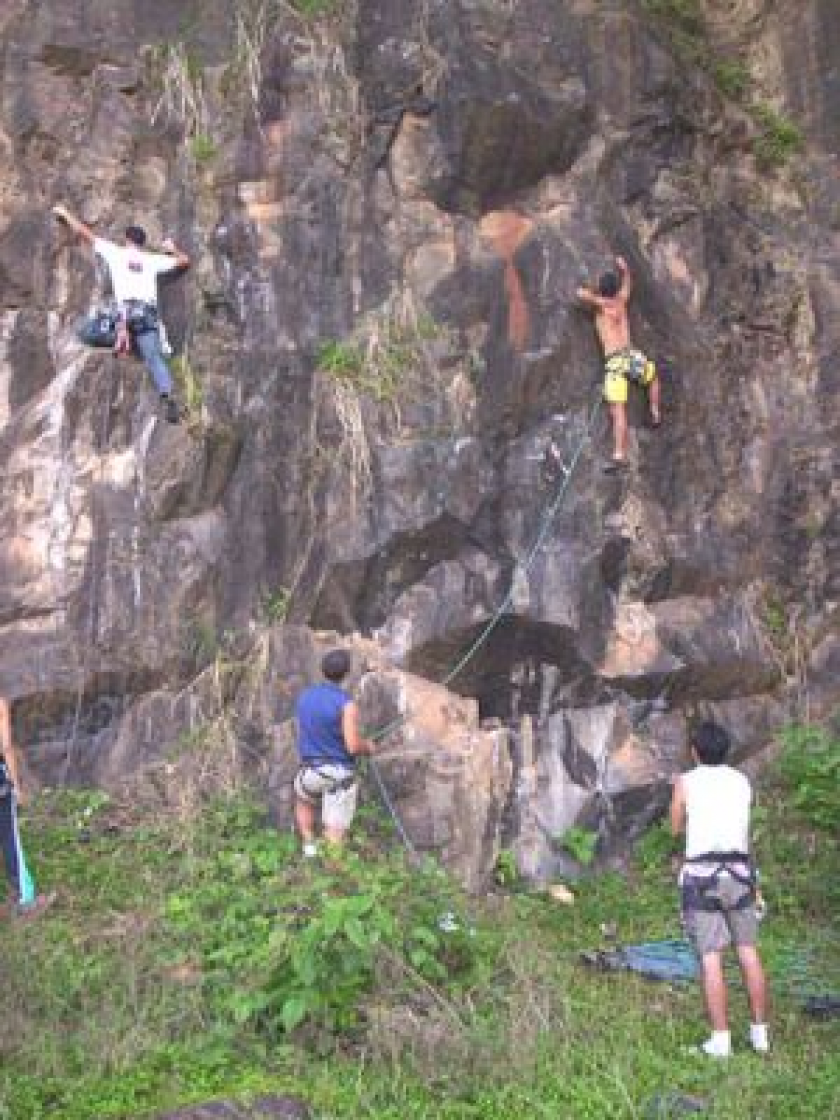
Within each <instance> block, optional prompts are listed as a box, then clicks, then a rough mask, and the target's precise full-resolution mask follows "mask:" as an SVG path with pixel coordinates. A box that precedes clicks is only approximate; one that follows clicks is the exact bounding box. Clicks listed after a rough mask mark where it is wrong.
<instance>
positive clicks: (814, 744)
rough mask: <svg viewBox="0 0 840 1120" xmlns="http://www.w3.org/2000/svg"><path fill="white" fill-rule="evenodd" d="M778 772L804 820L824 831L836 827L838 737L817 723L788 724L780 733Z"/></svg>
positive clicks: (839, 820) (839, 813) (839, 822)
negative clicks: (803, 725) (795, 725)
mask: <svg viewBox="0 0 840 1120" xmlns="http://www.w3.org/2000/svg"><path fill="white" fill-rule="evenodd" d="M783 742H784V752H783V754H782V760H781V769H782V775H783V776H784V778H785V780H786V781H787V783H788V784H789V786H790V788H791V790H792V801H793V804H794V805H795V806H796V808H797V809H798V810H799V811H800V812H801V813H802V815H803V816H804V817H805V819H806V820H808V821H809V822H810V823H811V824H813V825H816V826H817V827H818V828H822V829H826V830H827V831H831V830H835V831H837V830H838V829H840V737H838V736H836V735H832V734H830V732H828V731H826V730H824V729H823V728H821V727H789V728H788V729H787V730H786V731H785V733H784V735H783Z"/></svg>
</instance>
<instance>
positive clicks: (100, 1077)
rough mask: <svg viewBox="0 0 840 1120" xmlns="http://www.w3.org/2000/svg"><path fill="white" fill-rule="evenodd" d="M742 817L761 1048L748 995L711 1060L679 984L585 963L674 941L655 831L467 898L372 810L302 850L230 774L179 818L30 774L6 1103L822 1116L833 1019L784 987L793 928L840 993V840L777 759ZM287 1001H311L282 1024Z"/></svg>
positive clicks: (66, 1108) (20, 1110)
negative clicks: (754, 867)
mask: <svg viewBox="0 0 840 1120" xmlns="http://www.w3.org/2000/svg"><path fill="white" fill-rule="evenodd" d="M820 757H821V756H820ZM811 770H812V767H810V768H809V767H805V769H804V770H803V774H806V775H808V776H809V778H808V780H813V779H812V778H811V777H810V775H811ZM166 773H167V772H166V770H165V769H164V770H163V771H162V774H163V775H164V776H165V775H166ZM788 773H789V778H788V779H787V781H788V782H789V781H790V780H791V776H790V775H791V774H792V780H794V781H798V780H799V778H798V775H797V773H796V771H795V767H794V771H793V772H791V771H788ZM170 780H171V781H172V782H175V781H177V778H176V776H174V775H173V776H172V777H171V779H170ZM755 824H756V833H757V845H758V850H759V853H760V856H761V864H762V873H763V888H764V892H765V894H766V896H767V900H768V904H769V911H770V917H769V918H768V920H767V922H766V924H765V927H764V931H763V950H764V955H765V958H766V961H767V963H768V967H769V971H770V973H771V976H772V977H773V980H774V987H775V989H776V995H775V1000H774V1013H773V1028H774V1041H775V1051H774V1053H773V1056H772V1057H771V1058H770V1060H765V1061H763V1060H759V1059H758V1058H756V1057H755V1056H753V1055H752V1054H750V1053H748V1052H747V1051H746V1049H745V1047H744V1045H743V1034H744V1031H745V1028H746V1022H747V1019H746V1009H745V1006H744V1000H743V997H742V995H741V993H740V991H738V992H737V993H736V994H735V996H734V999H733V1020H734V1024H733V1025H734V1029H735V1039H736V1043H737V1044H739V1045H738V1052H737V1054H736V1056H735V1057H734V1058H733V1059H732V1060H731V1061H730V1062H728V1063H726V1064H725V1065H719V1064H715V1065H711V1064H710V1063H708V1062H703V1061H701V1060H700V1059H699V1058H698V1057H696V1056H695V1055H693V1054H690V1053H688V1052H687V1048H688V1047H689V1046H690V1045H691V1044H693V1043H695V1042H696V1041H697V1040H698V1039H699V1038H700V1037H702V1033H703V1029H704V1027H703V1019H702V1013H701V1009H700V1005H699V998H698V993H697V992H696V990H695V989H694V988H693V987H692V988H687V989H684V988H671V987H669V986H667V985H657V984H652V983H649V982H646V981H643V980H639V979H637V978H634V977H631V976H628V975H621V974H601V973H599V972H593V971H591V970H588V969H585V968H584V967H582V966H581V965H580V964H579V963H578V956H579V953H580V951H581V950H583V949H591V948H598V947H600V945H601V944H602V932H601V930H602V927H603V926H605V924H612V923H615V924H617V926H618V937H619V939H620V940H623V941H626V942H632V941H634V940H647V939H658V938H664V937H672V936H678V934H679V926H678V921H677V915H676V907H675V892H674V886H673V873H672V870H671V868H670V864H669V853H670V850H671V845H670V842H669V840H668V839H667V838H666V837H665V835H664V833H663V832H662V830H661V829H654V830H652V831H651V832H650V833H649V834H648V835H647V836H646V837H645V838H644V840H643V842H642V843H641V845H640V847H639V849H638V851H637V853H636V856H635V857H634V859H633V860H632V861H630V863H629V864H628V866H627V869H626V871H625V872H624V873H622V874H618V873H615V872H612V873H608V874H603V875H600V876H597V877H589V878H587V879H585V880H584V881H583V882H582V883H581V884H578V886H577V888H576V896H577V903H576V904H575V905H574V906H560V905H557V904H556V903H554V902H552V901H551V900H550V899H549V898H548V897H547V896H545V895H543V894H536V893H530V894H529V893H525V892H523V891H522V890H521V888H520V889H517V891H516V892H515V893H512V894H508V893H506V892H504V891H499V892H497V893H495V894H493V895H491V896H488V897H487V898H484V899H482V900H475V899H466V898H464V897H462V896H461V895H460V894H459V892H458V891H457V890H456V889H455V888H454V886H453V885H452V884H451V883H450V882H449V881H448V880H447V879H446V877H445V876H442V875H441V874H440V873H439V872H438V871H437V870H436V869H435V868H434V867H433V866H431V865H429V866H425V867H420V868H416V867H408V866H407V865H406V864H405V862H404V860H403V858H402V855H401V853H400V852H399V851H397V850H395V847H394V843H393V839H392V835H391V833H390V831H389V830H388V828H387V824H386V822H384V821H383V820H382V819H381V818H380V816H379V814H378V812H377V811H376V810H375V809H374V808H371V807H367V808H365V809H364V811H363V813H362V820H361V821H360V825H359V828H358V830H357V833H356V838H355V841H354V845H353V848H352V850H351V851H350V852H349V853H348V854H347V855H346V856H344V857H343V858H342V859H340V860H338V859H333V860H326V861H323V862H319V863H318V864H317V865H316V866H314V867H313V866H311V865H309V864H308V863H307V864H304V863H303V862H302V861H301V860H300V859H299V858H298V857H297V855H296V853H295V846H294V843H293V841H292V838H291V837H290V836H289V835H288V834H281V833H278V832H277V831H276V830H274V829H272V828H270V827H269V826H268V825H267V823H266V821H265V819H264V816H263V813H262V811H261V809H260V808H259V806H258V805H257V804H256V803H255V802H254V801H253V799H252V798H251V797H250V796H249V795H248V794H247V793H245V792H241V791H240V792H231V793H230V794H228V795H226V796H222V797H218V796H217V797H215V798H213V799H210V800H206V801H205V802H204V803H203V805H202V804H201V802H199V801H195V800H193V801H191V810H190V812H189V813H176V812H172V811H171V810H170V811H168V812H162V811H161V805H160V804H159V803H155V802H153V801H150V800H148V799H145V798H141V797H135V798H127V799H125V800H119V801H118V800H110V799H108V798H105V797H103V795H101V794H95V793H80V792H75V793H74V792H67V791H65V792H62V793H46V794H44V795H42V796H41V797H40V798H39V799H38V801H37V802H36V803H35V804H34V805H33V806H32V807H31V808H29V809H28V810H27V811H26V815H25V819H24V826H23V827H24V838H25V840H26V841H28V844H27V847H28V850H29V854H30V856H31V857H32V862H33V863H34V865H35V870H36V872H37V873H38V876H39V879H40V881H41V885H42V887H45V888H49V887H57V888H58V889H59V891H60V898H59V902H58V904H57V905H56V908H55V910H54V911H53V912H52V914H51V915H50V916H49V917H48V918H46V919H44V920H41V921H40V922H38V923H32V924H18V923H15V924H5V925H4V926H2V927H0V962H2V964H0V970H2V984H3V989H4V1015H3V1019H2V1024H0V1117H3V1118H5V1117H8V1118H12V1117H13V1118H14V1120H40V1118H42V1117H44V1118H46V1117H50V1120H93V1118H98V1117H103V1118H104V1117H123V1118H130V1117H138V1118H139V1117H144V1116H148V1115H154V1113H155V1112H156V1111H161V1110H163V1109H164V1108H167V1107H173V1106H175V1105H179V1104H183V1103H187V1102H190V1101H203V1100H208V1099H212V1098H215V1097H226V1098H232V1097H233V1098H239V1097H242V1098H245V1097H248V1096H249V1095H252V1094H258V1093H268V1092H292V1093H297V1094H299V1095H301V1096H302V1097H304V1098H305V1099H306V1100H308V1101H309V1102H310V1103H311V1104H312V1106H313V1108H314V1110H315V1114H316V1115H317V1116H319V1117H321V1118H323V1120H327V1118H334V1120H339V1118H342V1120H343V1118H345V1117H346V1118H348V1120H349V1118H350V1117H353V1118H369V1120H391V1118H393V1120H397V1118H399V1120H421V1118H423V1120H425V1118H428V1120H432V1118H435V1120H447V1118H452V1120H456V1118H457V1120H462V1118H463V1120H466V1118H471V1117H475V1118H479V1117H480V1118H481V1120H488V1118H490V1120H493V1118H499V1120H501V1118H504V1120H520V1118H521V1120H525V1118H526V1117H527V1118H528V1120H531V1118H533V1117H552V1118H555V1117H571V1118H574V1120H588V1118H592V1120H596V1118H597V1120H609V1118H612V1117H615V1118H631V1117H645V1116H647V1115H651V1114H652V1113H651V1112H650V1109H651V1108H652V1107H654V1105H653V1104H652V1103H651V1102H655V1101H656V1100H657V1099H660V1100H662V1099H663V1095H665V1096H667V1094H669V1093H679V1094H683V1095H688V1096H692V1097H698V1098H701V1099H702V1100H703V1101H704V1102H705V1103H706V1107H707V1111H706V1113H704V1115H707V1116H710V1117H719V1118H723V1117H725V1118H726V1120H755V1118H756V1117H759V1116H760V1117H762V1120H775V1118H779V1120H781V1118H783V1117H784V1118H788V1117H791V1116H796V1117H797V1118H798V1120H809V1118H811V1117H813V1118H814V1120H816V1118H817V1117H819V1118H820V1120H824V1118H825V1117H828V1116H832V1115H837V1114H838V1107H840V1070H838V1068H837V1063H836V1053H837V1045H838V1043H840V1024H838V1023H836V1022H835V1023H824V1024H817V1023H813V1022H811V1021H810V1020H808V1019H807V1018H805V1017H804V1016H803V1015H802V1013H801V1011H800V1009H799V1005H798V1002H797V999H796V998H795V997H794V996H793V995H792V994H790V993H787V992H786V991H785V990H784V989H785V985H784V983H783V977H784V975H785V973H784V968H785V967H791V962H793V964H795V963H796V962H797V960H798V961H799V962H800V963H801V959H802V957H803V952H804V947H805V946H806V945H807V946H809V947H810V950H809V951H810V954H811V966H812V969H815V970H816V971H818V972H820V973H821V974H822V975H823V976H824V977H825V978H826V983H827V982H828V981H829V980H831V981H832V982H833V983H834V984H835V985H836V987H835V990H837V987H840V959H839V957H838V938H837V934H836V933H833V932H832V929H833V926H834V925H835V924H836V920H837V915H838V910H840V890H838V885H837V879H836V873H835V868H834V861H835V858H836V837H835V836H834V835H833V834H832V833H831V832H828V831H826V830H825V829H821V828H819V827H817V826H815V825H814V824H812V823H810V822H809V821H808V820H807V819H806V818H805V817H803V816H802V815H800V813H799V811H798V810H794V809H792V808H791V804H790V788H789V785H782V784H781V779H778V780H777V781H776V782H775V784H772V785H770V786H768V787H767V789H766V790H765V791H764V792H763V794H762V797H761V803H760V808H759V809H758V810H757V815H756V822H755ZM449 913H453V914H454V915H455V923H454V925H455V929H454V930H453V931H451V932H444V931H443V929H442V926H443V925H444V923H443V922H442V921H441V917H442V915H444V914H449ZM446 925H447V927H449V926H451V923H449V922H447V923H446ZM295 954H297V958H295ZM345 966H346V967H345ZM325 993H326V994H327V995H328V996H329V999H328V1000H327V1002H326V1004H324V1005H321V1006H318V1005H316V1004H317V998H319V997H320V996H321V995H324V994H325ZM301 995H302V996H303V998H304V1000H306V999H309V998H310V997H313V998H314V999H315V1001H316V1002H315V1003H313V1004H312V1006H311V1007H309V1009H308V1010H307V1011H306V1012H305V1014H304V1016H303V1018H302V1019H300V1021H299V1025H297V1026H296V1027H294V1029H292V1030H286V1029H284V1016H286V1015H288V1010H289V1009H288V1007H287V1006H286V1005H287V1004H288V1003H289V1001H290V1000H291V999H293V998H298V997H300V996H301ZM330 1001H331V1002H330ZM292 1010H293V1011H294V1008H292ZM295 1018H296V1016H295V1015H291V1017H290V1019H289V1022H291V1020H292V1019H295ZM287 1025H289V1024H288V1023H287ZM653 1114H655V1113H653Z"/></svg>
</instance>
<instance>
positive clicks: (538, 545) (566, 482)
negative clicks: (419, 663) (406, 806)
mask: <svg viewBox="0 0 840 1120" xmlns="http://www.w3.org/2000/svg"><path fill="white" fill-rule="evenodd" d="M600 407H601V394H600V391H599V393H598V396H597V398H596V400H595V401H594V403H593V404H592V405H591V407H590V409H589V412H588V414H587V418H586V424H585V425H584V430H583V435H582V436H581V438H580V440H579V441H578V443H577V446H576V447H575V450H574V453H573V454H572V457H571V459H570V460H569V461H568V463H565V464H563V468H562V478H561V480H560V484H559V485H558V486H557V488H556V491H555V493H554V496H553V498H552V499H551V501H550V502H549V503H548V505H547V506H546V508H545V511H544V513H543V515H542V520H541V522H540V526H539V529H538V530H537V534H536V536H535V537H534V542H533V544H532V545H531V547H530V549H529V550H528V552H527V553H526V554H525V559H524V560H523V561H522V562H521V563H519V564H517V565H516V568H515V570H514V573H513V576H512V577H511V581H510V587H509V588H508V591H507V594H506V595H505V596H504V598H503V599H502V601H501V602H500V603H499V605H498V607H497V608H496V610H495V611H494V612H493V614H492V615H491V617H490V619H489V620H488V621H487V623H486V624H485V625H484V627H483V628H482V629H481V631H480V632H479V634H478V636H477V637H476V638H475V639H474V640H473V641H472V643H471V644H470V645H469V646H468V647H467V649H466V650H465V652H464V653H463V654H462V655H461V656H460V657H459V658H458V660H457V661H456V662H455V664H454V665H453V666H452V668H451V669H450V670H449V672H448V673H447V674H446V675H445V676H444V678H443V680H442V681H441V682H440V683H441V684H442V685H443V686H444V687H447V686H449V685H450V684H451V683H452V682H453V681H454V680H455V679H456V677H459V676H460V675H461V673H463V671H464V669H466V667H467V666H468V665H469V664H470V662H471V661H472V660H473V658H474V657H475V656H476V654H477V653H478V652H479V650H480V649H481V648H482V647H483V646H484V645H485V644H486V643H487V641H488V640H489V638H490V635H491V634H492V633H493V631H494V630H495V629H496V627H497V626H498V625H499V623H500V622H501V621H502V619H503V618H504V616H505V615H506V614H507V613H508V611H509V610H510V608H511V606H512V605H513V602H514V599H515V596H516V581H517V576H519V575H527V574H528V573H529V572H530V570H531V568H532V567H533V566H534V563H535V561H536V559H537V556H538V555H539V553H540V551H541V550H542V547H543V545H544V544H545V542H546V539H547V538H548V534H549V532H550V530H551V527H552V525H553V523H554V519H555V518H556V517H557V514H558V512H559V511H560V507H561V506H562V504H563V502H564V500H565V498H566V494H567V493H568V491H569V489H570V486H571V482H572V477H573V476H574V473H575V470H576V468H577V465H578V463H579V462H580V459H581V456H582V455H583V451H584V448H585V447H586V445H587V444H588V443H589V440H590V437H591V434H592V429H593V428H594V426H595V421H596V419H597V417H598V412H599V410H600ZM407 720H408V714H407V713H404V714H402V715H399V716H397V717H396V718H395V719H393V720H391V721H390V723H387V724H385V726H384V727H381V728H379V729H378V730H376V731H374V732H372V733H371V734H370V736H369V738H370V739H371V740H372V741H373V742H375V743H376V742H379V741H380V740H381V739H384V738H385V737H386V736H387V735H390V734H391V733H392V732H393V731H396V730H397V728H398V727H401V726H402V725H403V724H404V723H405V722H406V721H407ZM367 761H368V766H369V768H370V770H371V773H372V774H373V777H374V780H375V782H376V785H377V787H378V789H379V794H380V797H381V798H382V801H383V803H384V805H385V808H386V809H387V811H388V813H389V815H390V817H391V819H392V821H393V823H394V827H395V828H396V830H397V833H398V834H399V836H400V839H401V840H402V842H403V844H404V845H405V848H406V850H407V851H408V852H409V853H410V854H412V855H413V854H415V848H414V845H413V844H412V842H411V840H410V838H409V836H408V833H407V832H406V830H405V826H404V825H403V823H402V821H401V820H400V818H399V814H398V813H397V810H396V808H395V806H394V803H393V800H392V799H391V797H390V796H389V795H388V791H387V789H386V787H385V783H384V781H383V780H382V775H381V773H380V771H379V767H378V766H377V764H376V761H375V760H374V759H373V757H372V756H368V760H367Z"/></svg>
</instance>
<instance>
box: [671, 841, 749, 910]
mask: <svg viewBox="0 0 840 1120" xmlns="http://www.w3.org/2000/svg"><path fill="white" fill-rule="evenodd" d="M692 867H695V868H706V867H710V868H711V869H712V870H711V871H710V872H706V871H705V870H702V871H700V870H698V871H697V872H696V873H695V874H692V873H691V868H692ZM684 871H685V876H684V878H683V880H682V883H681V893H682V908H683V912H684V913H687V912H688V911H698V910H699V911H702V912H704V913H722V912H724V911H726V910H746V909H748V908H749V907H750V906H752V905H753V904H754V903H755V898H756V882H757V874H756V869H755V865H754V863H753V861H752V858H751V856H749V855H747V854H746V853H745V852H705V853H704V854H702V855H698V856H689V857H688V858H686V860H685V861H684ZM723 875H726V876H728V877H729V878H730V879H734V880H735V881H736V882H737V883H740V884H741V885H742V886H744V887H746V888H747V890H745V891H744V893H743V894H742V895H741V897H740V898H739V899H738V900H737V902H734V903H733V904H732V905H730V906H724V904H723V903H722V902H721V900H720V899H719V898H718V897H717V896H716V895H715V893H714V892H715V890H716V888H717V887H718V885H719V883H720V880H721V876H723Z"/></svg>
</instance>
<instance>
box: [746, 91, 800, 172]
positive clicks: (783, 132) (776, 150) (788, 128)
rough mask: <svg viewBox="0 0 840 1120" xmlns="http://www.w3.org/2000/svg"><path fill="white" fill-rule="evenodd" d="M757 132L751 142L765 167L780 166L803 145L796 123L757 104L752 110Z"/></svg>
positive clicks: (757, 156)
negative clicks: (757, 128)
mask: <svg viewBox="0 0 840 1120" xmlns="http://www.w3.org/2000/svg"><path fill="white" fill-rule="evenodd" d="M752 115H753V119H754V120H755V122H756V124H757V125H758V127H759V134H758V136H756V138H755V140H754V142H753V151H754V152H755V155H756V158H757V159H758V161H759V163H761V164H763V165H764V166H765V167H782V166H784V164H786V163H787V162H788V161H789V160H790V159H791V158H792V157H793V156H795V155H797V154H798V153H799V152H801V151H802V150H803V149H804V147H805V139H804V137H803V135H802V133H801V132H800V130H799V129H798V128H797V127H796V125H795V124H794V123H793V122H792V121H790V120H788V119H787V118H786V117H783V116H781V115H780V114H779V113H777V112H775V111H774V110H773V109H770V108H769V107H768V106H766V105H758V106H756V107H755V108H754V109H753V110H752Z"/></svg>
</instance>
